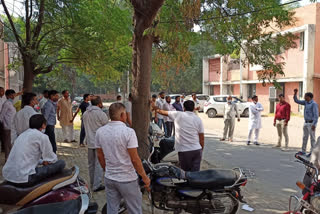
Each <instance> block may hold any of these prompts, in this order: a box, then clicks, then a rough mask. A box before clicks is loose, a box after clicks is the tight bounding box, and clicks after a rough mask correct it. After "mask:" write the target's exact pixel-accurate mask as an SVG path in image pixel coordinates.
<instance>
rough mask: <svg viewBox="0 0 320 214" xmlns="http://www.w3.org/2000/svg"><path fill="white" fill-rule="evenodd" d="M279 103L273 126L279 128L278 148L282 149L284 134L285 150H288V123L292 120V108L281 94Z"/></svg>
mask: <svg viewBox="0 0 320 214" xmlns="http://www.w3.org/2000/svg"><path fill="white" fill-rule="evenodd" d="M279 101H280V102H279V103H278V104H277V106H276V113H275V115H274V121H273V126H275V127H277V131H278V144H277V146H276V147H281V141H282V134H283V136H284V139H285V149H284V150H287V149H288V145H289V136H288V122H289V120H290V113H291V106H290V104H289V103H287V102H286V101H285V98H284V95H283V94H279Z"/></svg>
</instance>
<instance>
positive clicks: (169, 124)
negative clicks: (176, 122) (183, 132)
mask: <svg viewBox="0 0 320 214" xmlns="http://www.w3.org/2000/svg"><path fill="white" fill-rule="evenodd" d="M165 126H166V127H167V132H166V137H171V136H172V129H173V122H165Z"/></svg>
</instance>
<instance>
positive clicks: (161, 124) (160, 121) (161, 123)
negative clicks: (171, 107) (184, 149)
mask: <svg viewBox="0 0 320 214" xmlns="http://www.w3.org/2000/svg"><path fill="white" fill-rule="evenodd" d="M157 125H158V126H159V128H160V129H162V127H163V129H164V133H167V127H166V125H165V124H164V120H163V119H159V118H158V123H157Z"/></svg>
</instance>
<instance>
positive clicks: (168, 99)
mask: <svg viewBox="0 0 320 214" xmlns="http://www.w3.org/2000/svg"><path fill="white" fill-rule="evenodd" d="M163 110H165V111H176V109H175V108H174V107H173V105H172V104H171V97H170V96H166V103H165V104H164V105H163ZM163 119H164V123H165V126H166V127H167V128H166V130H167V132H166V133H165V135H166V137H171V136H172V129H173V120H172V119H171V118H170V117H168V116H165V117H164V118H163Z"/></svg>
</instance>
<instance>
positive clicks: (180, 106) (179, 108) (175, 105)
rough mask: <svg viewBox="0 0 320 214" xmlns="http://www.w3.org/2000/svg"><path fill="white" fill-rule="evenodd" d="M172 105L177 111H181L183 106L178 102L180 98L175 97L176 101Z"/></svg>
mask: <svg viewBox="0 0 320 214" xmlns="http://www.w3.org/2000/svg"><path fill="white" fill-rule="evenodd" d="M172 105H173V107H174V108H175V109H176V110H177V111H183V104H182V102H180V96H177V97H176V101H175V102H174V103H173V104H172Z"/></svg>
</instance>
